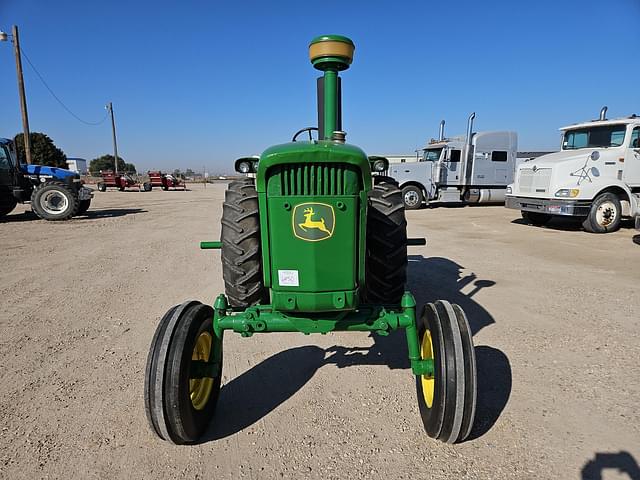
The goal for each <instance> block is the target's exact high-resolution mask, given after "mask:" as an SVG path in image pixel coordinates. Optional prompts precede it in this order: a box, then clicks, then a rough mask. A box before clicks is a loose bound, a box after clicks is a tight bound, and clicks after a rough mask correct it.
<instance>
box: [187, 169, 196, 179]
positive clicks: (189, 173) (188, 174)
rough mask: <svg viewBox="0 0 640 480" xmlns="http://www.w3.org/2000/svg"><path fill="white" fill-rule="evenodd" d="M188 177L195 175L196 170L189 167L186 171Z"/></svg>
mask: <svg viewBox="0 0 640 480" xmlns="http://www.w3.org/2000/svg"><path fill="white" fill-rule="evenodd" d="M184 174H185V175H186V176H187V177H195V175H196V172H194V171H193V170H191V169H190V168H187V171H186V172H185V173H184Z"/></svg>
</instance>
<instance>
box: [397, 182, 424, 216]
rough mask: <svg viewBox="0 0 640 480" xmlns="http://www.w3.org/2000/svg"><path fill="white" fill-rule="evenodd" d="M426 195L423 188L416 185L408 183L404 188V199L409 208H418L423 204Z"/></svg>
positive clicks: (405, 205) (406, 206)
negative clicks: (423, 193)
mask: <svg viewBox="0 0 640 480" xmlns="http://www.w3.org/2000/svg"><path fill="white" fill-rule="evenodd" d="M423 200H424V196H423V195H422V190H420V188H419V187H416V186H414V185H407V186H406V187H404V188H403V189H402V201H403V202H404V208H406V209H407V210H417V209H418V208H420V207H421V206H422V202H423Z"/></svg>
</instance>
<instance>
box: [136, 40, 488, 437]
mask: <svg viewBox="0 0 640 480" xmlns="http://www.w3.org/2000/svg"><path fill="white" fill-rule="evenodd" d="M354 48H355V47H354V44H353V42H352V41H351V40H350V39H348V38H346V37H343V36H339V35H327V36H321V37H318V38H315V39H314V40H313V41H312V42H311V44H310V46H309V56H310V59H311V63H312V64H313V66H314V67H315V68H317V69H318V70H321V71H323V72H324V75H323V76H322V77H321V78H319V79H318V105H319V112H318V120H319V126H318V129H315V128H308V129H303V130H301V131H300V132H297V134H296V135H295V136H294V138H293V141H292V142H290V143H286V144H283V145H276V146H273V147H271V148H268V149H267V150H266V151H265V152H264V153H263V154H262V155H261V156H260V158H259V159H258V160H256V159H241V161H239V162H237V164H236V168H237V169H238V171H241V172H243V173H255V178H245V179H243V180H241V181H234V182H232V183H230V184H229V186H228V189H227V191H226V195H225V201H224V205H223V213H222V233H221V241H220V242H217V241H216V242H202V244H201V248H212V249H217V248H221V249H222V255H221V256H222V267H223V277H224V283H225V294H221V295H219V296H218V297H217V298H216V300H215V301H214V303H213V306H209V305H204V304H202V303H200V302H197V301H188V302H185V303H183V304H182V305H177V306H175V307H173V308H171V309H170V310H169V311H168V312H167V313H166V314H165V315H164V317H163V318H162V319H161V320H160V323H159V325H158V327H157V330H156V333H155V335H154V337H153V340H152V344H151V348H150V351H149V355H148V358H147V365H146V372H145V392H144V395H145V409H146V414H147V418H148V420H149V423H150V426H151V428H152V430H153V431H154V432H155V433H156V434H157V435H158V436H159V437H161V438H162V439H164V440H167V441H169V442H172V443H175V444H189V443H195V442H198V440H199V438H200V437H201V436H202V435H203V434H204V432H205V430H206V429H207V428H208V427H209V426H210V424H211V422H212V419H213V416H214V411H215V407H216V402H217V400H218V396H219V393H220V388H221V385H220V384H221V378H222V367H223V336H224V332H225V331H228V330H229V331H233V332H236V333H239V334H240V335H242V336H243V337H251V336H252V335H253V334H258V333H269V332H300V333H303V334H305V335H308V334H311V333H320V334H326V333H328V332H334V331H353V332H373V333H375V334H379V335H388V334H389V333H390V332H391V331H393V330H398V329H404V330H405V332H406V339H407V346H408V352H409V360H410V364H411V370H412V372H413V374H414V375H415V378H416V389H417V393H418V404H419V410H420V415H421V417H422V421H423V423H424V428H425V430H426V432H427V434H428V435H429V436H430V437H433V438H436V439H439V440H442V441H444V442H448V443H454V442H460V441H462V440H464V439H465V438H466V437H467V436H468V435H469V433H470V431H471V428H472V426H473V422H474V416H475V404H476V365H475V354H474V346H473V340H472V336H471V330H470V328H469V324H468V322H467V319H466V317H465V314H464V312H463V311H462V309H461V308H460V307H459V306H457V305H452V304H450V303H449V302H446V301H437V302H435V303H433V304H431V303H430V304H427V305H426V306H425V307H424V309H423V311H422V314H421V315H420V316H419V317H417V315H416V301H415V299H414V297H413V295H412V294H411V293H410V292H408V291H405V283H406V278H407V246H408V245H424V244H425V241H424V239H408V238H407V232H406V220H405V213H404V205H403V201H402V192H401V190H399V189H398V186H397V185H396V184H395V183H394V182H393V180H392V179H390V178H387V177H374V176H372V170H377V171H380V170H384V169H385V167H386V165H384V162H380V157H372V158H368V157H367V155H366V154H365V153H364V152H363V151H362V150H360V149H359V148H357V147H355V146H353V145H348V144H346V143H345V134H344V132H342V131H341V100H340V79H339V77H338V72H339V71H342V70H346V69H347V68H349V65H350V64H351V61H352V59H353V52H354ZM312 130H318V137H319V138H318V140H313V138H312V136H311V131H312ZM305 131H308V132H309V141H297V138H296V137H297V136H298V135H299V134H300V133H302V132H305ZM373 178H377V179H378V181H376V182H374V181H373Z"/></svg>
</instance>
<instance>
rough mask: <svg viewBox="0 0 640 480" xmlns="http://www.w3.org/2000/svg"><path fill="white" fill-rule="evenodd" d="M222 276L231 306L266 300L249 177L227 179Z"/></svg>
mask: <svg viewBox="0 0 640 480" xmlns="http://www.w3.org/2000/svg"><path fill="white" fill-rule="evenodd" d="M221 240H222V255H221V257H222V277H223V279H224V286H225V293H226V294H227V297H228V299H229V303H230V304H231V306H233V307H241V308H247V307H250V306H251V305H256V304H258V303H267V302H268V298H269V297H268V292H267V290H266V288H265V287H264V281H263V277H262V272H263V270H262V252H261V247H260V213H259V211H258V193H257V192H256V187H255V185H254V180H253V179H252V178H246V179H243V180H240V181H237V182H231V183H230V184H229V186H228V187H227V191H226V192H225V199H224V204H223V207H222V233H221Z"/></svg>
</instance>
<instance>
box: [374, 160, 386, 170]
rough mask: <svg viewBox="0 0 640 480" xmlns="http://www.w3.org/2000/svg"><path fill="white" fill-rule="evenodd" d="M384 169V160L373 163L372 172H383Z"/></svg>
mask: <svg viewBox="0 0 640 480" xmlns="http://www.w3.org/2000/svg"><path fill="white" fill-rule="evenodd" d="M385 167H386V164H385V161H384V160H376V161H375V162H373V171H374V172H384V171H385Z"/></svg>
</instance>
